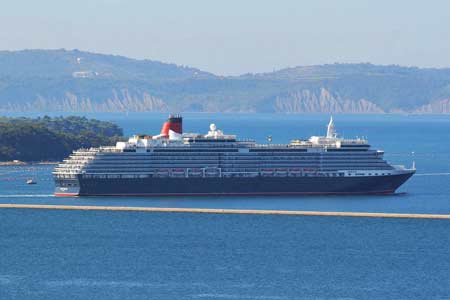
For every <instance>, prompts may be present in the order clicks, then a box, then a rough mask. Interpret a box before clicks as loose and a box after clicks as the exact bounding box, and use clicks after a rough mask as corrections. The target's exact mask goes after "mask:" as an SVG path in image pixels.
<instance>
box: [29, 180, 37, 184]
mask: <svg viewBox="0 0 450 300" xmlns="http://www.w3.org/2000/svg"><path fill="white" fill-rule="evenodd" d="M27 184H36V181H34V180H33V179H28V180H27Z"/></svg>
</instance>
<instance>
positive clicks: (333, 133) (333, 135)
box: [327, 116, 337, 139]
mask: <svg viewBox="0 0 450 300" xmlns="http://www.w3.org/2000/svg"><path fill="white" fill-rule="evenodd" d="M336 136H337V134H336V129H335V128H334V123H333V116H331V117H330V122H329V123H328V127H327V138H329V139H330V138H336Z"/></svg>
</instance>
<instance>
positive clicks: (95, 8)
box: [0, 0, 450, 74]
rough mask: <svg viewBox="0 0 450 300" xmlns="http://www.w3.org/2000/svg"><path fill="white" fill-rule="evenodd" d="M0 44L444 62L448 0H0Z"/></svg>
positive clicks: (266, 63)
mask: <svg viewBox="0 0 450 300" xmlns="http://www.w3.org/2000/svg"><path fill="white" fill-rule="evenodd" d="M0 28H1V29H0V49H3V50H14V49H24V48H67V49H74V48H77V49H80V50H88V51H95V52H102V53H112V54H121V55H125V56H129V57H134V58H148V59H154V60H161V61H164V62H173V63H177V64H182V65H189V66H193V67H198V68H200V69H203V70H206V71H210V72H214V73H217V74H240V73H246V72H264V71H272V70H273V69H280V68H284V67H288V66H296V65H311V64H322V63H333V62H372V63H376V64H401V65H416V66H433V67H449V66H450V1H444V0H442V1H437V0H436V1H433V0H429V1H425V0H421V1H415V0H410V1H404V0H371V1H367V0H329V1H323V0H310V1H301V0H286V1H282V0H279V1H264V0H259V1H258V0H240V1H238V0H223V1H215V0H186V1H174V0H164V1H145V0H142V1H141V0H127V1H125V0H77V1H64V0H59V1H58V0H38V1H32V0H29V1H24V0H10V1H5V0H0Z"/></svg>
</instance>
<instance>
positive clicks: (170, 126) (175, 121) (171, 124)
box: [161, 117, 183, 136]
mask: <svg viewBox="0 0 450 300" xmlns="http://www.w3.org/2000/svg"><path fill="white" fill-rule="evenodd" d="M170 130H172V131H174V132H176V133H178V134H182V133H183V120H182V119H181V118H178V117H177V118H173V117H171V118H169V119H168V120H167V121H166V122H164V124H163V127H162V129H161V135H164V136H168V135H169V131H170Z"/></svg>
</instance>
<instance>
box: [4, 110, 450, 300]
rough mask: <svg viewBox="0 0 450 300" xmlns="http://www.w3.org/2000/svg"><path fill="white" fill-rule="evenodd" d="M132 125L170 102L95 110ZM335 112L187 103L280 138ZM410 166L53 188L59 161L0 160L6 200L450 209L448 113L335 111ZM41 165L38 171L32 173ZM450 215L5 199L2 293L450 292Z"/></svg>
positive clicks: (190, 121)
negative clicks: (334, 181)
mask: <svg viewBox="0 0 450 300" xmlns="http://www.w3.org/2000/svg"><path fill="white" fill-rule="evenodd" d="M89 116H90V117H96V118H100V119H103V120H110V121H114V122H116V123H118V124H119V125H121V126H122V127H123V128H124V129H125V133H126V134H133V133H149V134H154V133H155V132H158V131H159V129H160V126H161V123H162V122H163V121H164V119H165V118H166V115H165V114H143V113H142V114H131V113H130V114H128V115H125V114H123V115H121V114H100V115H89ZM328 118H329V116H326V115H264V114H259V115H248V114H236V115H231V114H229V115H218V114H186V115H185V116H184V129H185V131H194V132H199V133H204V132H206V131H207V130H208V126H209V124H210V123H212V122H214V123H215V124H216V125H217V127H218V128H219V129H222V130H223V131H224V132H225V133H235V134H238V135H239V136H240V137H243V138H246V137H248V138H255V139H256V140H257V141H258V142H265V140H266V137H267V136H268V135H272V137H273V143H283V142H288V141H289V140H290V139H294V138H307V137H309V136H310V135H323V134H324V132H325V130H326V123H327V122H328ZM334 119H335V124H336V128H337V130H338V132H339V133H341V135H344V136H345V137H355V136H360V137H363V136H364V137H367V138H368V139H369V142H370V143H371V145H372V146H373V147H374V148H377V149H382V150H385V151H386V155H385V158H386V159H387V160H388V161H389V162H391V163H393V164H405V165H407V166H411V165H412V162H413V161H415V163H416V166H417V174H416V175H414V176H413V177H412V178H411V179H410V180H409V181H408V182H407V183H405V184H404V185H403V186H402V187H401V188H400V189H399V190H398V194H396V195H392V196H326V197H325V196H310V197H306V196H302V197H266V198H265V197H211V198H186V197H182V198H176V197H172V198H170V197H169V198H110V197H108V198H95V197H79V198H54V197H53V196H52V192H53V182H52V178H51V171H52V169H53V166H51V165H28V166H7V167H0V203H29V204H69V205H113V206H114V205H117V206H127V205H129V206H149V207H156V206H157V207H201V208H240V209H281V210H316V211H367V212H400V213H445V214H450V198H449V197H448V195H449V192H450V184H449V182H450V176H449V175H450V151H449V150H450V139H449V137H450V130H449V129H450V117H448V116H403V115H358V116H351V115H337V116H334ZM29 178H33V179H34V180H36V181H37V184H36V185H27V184H26V180H27V179H29ZM449 232H450V222H449V221H447V220H421V219H382V218H350V217H304V216H303V217H302V216H271V215H216V214H192V213H144V212H108V211H56V210H32V209H0V299H2V300H3V299H49V300H50V299H51V300H53V299H55V300H56V299H58V300H59V299H449V298H450V279H449V278H450V276H448V273H449V271H450V259H449V258H448V256H449V249H450V233H449Z"/></svg>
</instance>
